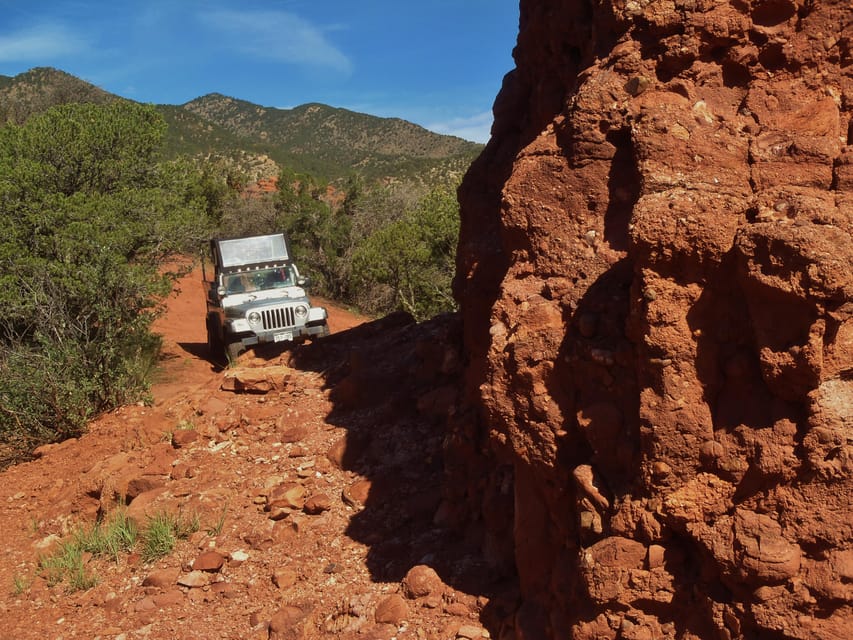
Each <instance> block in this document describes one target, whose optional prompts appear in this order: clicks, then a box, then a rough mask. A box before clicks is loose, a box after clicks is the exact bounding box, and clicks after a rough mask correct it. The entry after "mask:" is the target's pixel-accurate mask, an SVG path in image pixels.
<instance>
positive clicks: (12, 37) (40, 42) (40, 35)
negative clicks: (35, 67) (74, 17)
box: [0, 25, 88, 62]
mask: <svg viewBox="0 0 853 640" xmlns="http://www.w3.org/2000/svg"><path fill="white" fill-rule="evenodd" d="M87 49H88V45H87V44H86V42H85V40H84V39H83V38H81V37H79V36H78V35H76V34H74V33H73V32H71V31H69V30H68V29H66V28H65V27H63V26H60V25H42V26H38V27H34V28H31V29H25V30H22V31H18V32H16V33H11V34H6V35H0V62H30V61H39V62H41V61H44V60H52V59H55V58H58V57H60V56H65V57H67V56H71V55H76V54H79V53H82V52H85V51H86V50H87Z"/></svg>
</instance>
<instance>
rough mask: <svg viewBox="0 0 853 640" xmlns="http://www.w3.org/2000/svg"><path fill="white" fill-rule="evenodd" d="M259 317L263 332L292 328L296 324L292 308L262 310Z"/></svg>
mask: <svg viewBox="0 0 853 640" xmlns="http://www.w3.org/2000/svg"><path fill="white" fill-rule="evenodd" d="M261 317H262V318H263V322H264V329H265V330H269V329H284V328H285V327H292V326H293V325H295V324H296V320H295V319H294V316H293V308H292V307H282V308H278V309H264V310H263V311H261Z"/></svg>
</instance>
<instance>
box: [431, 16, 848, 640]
mask: <svg viewBox="0 0 853 640" xmlns="http://www.w3.org/2000/svg"><path fill="white" fill-rule="evenodd" d="M520 26H521V29H520V34H519V40H518V46H517V48H516V50H515V59H516V64H517V68H516V70H515V71H513V72H512V73H510V74H509V75H508V76H507V77H506V79H505V82H504V86H503V89H502V90H501V92H500V95H499V96H498V98H497V100H496V103H495V124H494V128H493V137H492V140H491V141H490V143H489V145H488V146H487V148H486V151H485V153H484V154H483V155H482V156H481V158H480V159H479V160H478V161H477V162H476V163H475V165H474V166H473V167H472V169H471V171H470V172H469V174H468V176H467V178H466V180H465V183H464V184H463V187H462V189H461V191H460V196H461V199H462V206H463V220H462V235H461V238H460V245H459V256H458V273H457V280H456V293H457V297H458V299H459V300H460V301H461V303H462V306H463V319H464V327H465V348H466V350H467V356H468V358H469V364H468V369H467V386H466V389H467V397H468V402H469V410H468V412H467V413H463V412H459V413H458V414H457V415H456V418H455V420H454V424H453V425H452V429H453V432H452V435H451V436H450V437H449V438H448V444H449V445H451V446H449V447H448V454H447V456H446V458H447V460H446V464H447V472H448V474H449V476H450V478H451V482H450V485H449V486H450V490H449V491H450V494H449V497H450V498H451V499H450V500H449V501H448V502H449V503H452V504H455V505H457V507H456V509H457V510H458V511H460V512H462V511H469V512H475V513H477V514H478V516H477V519H476V522H475V525H476V526H475V527H472V528H476V529H477V530H479V531H480V532H481V536H482V543H483V546H484V548H485V549H486V550H487V551H488V553H489V554H490V557H491V561H492V563H493V564H494V565H495V566H497V567H501V568H503V569H504V570H505V571H507V572H508V573H512V572H513V571H517V572H518V579H519V582H520V588H521V593H522V599H521V602H520V606H519V607H518V608H516V609H515V611H513V612H511V613H510V614H509V615H507V618H506V620H505V621H504V629H505V632H506V633H507V634H514V636H515V637H516V638H524V639H532V638H565V637H573V638H590V639H591V638H599V639H600V638H614V639H615V638H662V637H667V638H669V637H677V638H703V639H704V638H755V637H767V638H817V637H820V638H846V637H849V634H850V626H851V623H853V580H851V577H850V558H849V557H848V556H849V555H850V553H851V549H853V518H851V513H853V277H851V265H853V237H851V230H853V123H851V118H853V64H851V63H853V7H851V5H850V3H849V2H839V1H836V2H820V3H813V2H802V1H799V0H765V1H756V2H727V1H725V0H720V1H717V2H706V1H702V0H700V1H699V2H694V1H689V2H688V1H686V0H675V1H673V0H660V1H658V0H650V1H647V0H644V1H640V2H634V1H628V2H622V1H619V2H612V3H610V2H591V3H588V2H579V1H570V0H561V1H558V0H522V2H521V25H520ZM452 516H453V514H452V513H449V514H448V517H449V518H452ZM460 519H461V516H460ZM507 637H512V635H508V636H507Z"/></svg>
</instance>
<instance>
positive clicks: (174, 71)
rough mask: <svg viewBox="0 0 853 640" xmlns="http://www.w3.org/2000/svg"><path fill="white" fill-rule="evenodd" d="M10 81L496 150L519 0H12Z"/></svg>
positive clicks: (1, 51)
mask: <svg viewBox="0 0 853 640" xmlns="http://www.w3.org/2000/svg"><path fill="white" fill-rule="evenodd" d="M0 15H2V16H3V20H2V23H0V74H2V75H7V76H14V75H17V74H19V73H22V72H24V71H26V70H28V69H30V68H32V67H36V66H50V67H56V68H58V69H61V70H63V71H66V72H68V73H71V74H73V75H75V76H78V77H80V78H82V79H84V80H86V81H88V82H91V83H92V84H95V85H98V86H99V87H101V88H103V89H105V90H107V91H110V92H112V93H116V94H118V95H121V96H124V97H126V98H131V99H133V100H138V101H140V102H153V103H157V104H182V103H184V102H187V101H189V100H192V99H193V98H196V97H198V96H201V95H204V94H207V93H214V92H216V93H223V94H225V95H228V96H232V97H235V98H240V99H242V100H248V101H249V102H254V103H257V104H260V105H263V106H267V107H279V108H291V107H295V106H297V105H300V104H304V103H306V102H322V103H325V104H328V105H331V106H333V107H342V108H345V109H351V110H353V111H359V112H362V113H369V114H372V115H376V116H382V117H397V118H403V119H405V120H409V121H411V122H415V123H417V124H419V125H422V126H424V127H426V128H428V129H431V130H433V131H437V132H439V133H449V134H452V135H457V136H460V137H462V138H466V139H469V140H474V141H477V142H485V141H486V140H487V139H488V132H489V127H490V126H491V121H492V115H491V108H492V103H493V102H494V99H495V96H496V95H497V93H498V91H499V90H500V86H501V81H502V79H503V76H504V74H506V73H507V72H508V71H510V70H511V69H512V68H513V67H514V66H515V65H514V62H513V60H512V49H513V47H514V46H515V42H516V36H517V35H518V0H426V1H422V2H406V1H405V0H361V1H360V2H357V1H353V0H267V1H266V2H259V1H257V0H244V1H242V2H236V1H233V0H232V1H231V2H228V1H226V0H212V1H202V0H150V1H148V0H141V1H130V0H66V1H62V2H60V1H50V0H32V1H30V2H21V0H0Z"/></svg>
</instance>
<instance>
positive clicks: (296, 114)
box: [0, 67, 483, 182]
mask: <svg viewBox="0 0 853 640" xmlns="http://www.w3.org/2000/svg"><path fill="white" fill-rule="evenodd" d="M112 100H130V99H129V98H125V97H123V96H120V95H117V94H113V93H109V92H107V91H104V90H103V89H100V88H99V87H97V86H95V85H93V84H91V83H89V82H86V81H85V80H82V79H80V78H77V77H76V76H73V75H72V74H69V73H67V72H65V71H62V70H59V69H54V68H52V67H35V68H33V69H30V70H28V71H26V72H23V73H21V74H18V75H16V76H0V122H3V123H10V122H11V123H15V124H20V123H22V122H24V121H26V119H27V118H29V117H31V116H32V115H35V114H37V113H41V112H42V111H45V110H47V109H48V108H50V107H52V106H56V105H59V104H66V103H69V102H95V103H105V102H110V101H112ZM131 101H133V100H131ZM153 106H154V107H155V108H156V109H157V110H158V111H159V112H160V113H161V115H162V116H163V118H164V120H165V121H166V122H167V124H168V125H169V129H168V133H167V137H166V141H165V145H166V153H167V156H169V157H174V156H177V155H180V154H187V155H191V156H196V157H210V156H211V155H218V156H223V157H227V158H240V157H244V156H247V155H248V156H251V157H262V156H266V157H269V158H271V159H272V160H274V161H275V163H276V164H277V165H279V166H281V167H289V168H291V169H293V170H295V171H297V172H304V173H311V174H313V175H316V176H318V177H321V178H324V179H328V180H330V181H334V180H339V179H343V178H346V177H347V176H348V175H351V174H353V173H360V174H362V175H364V176H365V177H366V178H368V179H400V180H416V181H424V180H426V181H427V182H430V181H435V180H446V179H447V178H448V177H449V176H457V177H458V176H461V174H462V173H464V171H465V170H466V169H467V167H468V166H469V165H470V163H471V161H473V159H474V158H475V157H476V156H477V155H478V154H479V152H480V151H481V150H482V148H483V145H481V144H479V143H475V142H470V141H467V140H463V139H462V138H458V137H456V136H448V135H443V134H438V133H434V132H432V131H429V130H427V129H425V128H424V127H421V126H420V125H417V124H414V123H411V122H408V121H406V120H403V119H402V118H387V117H379V116H373V115H369V114H363V113H358V112H355V111H350V110H348V109H343V108H339V107H332V106H329V105H325V104H322V103H319V102H310V103H306V104H303V105H299V106H297V107H293V108H292V109H279V108H277V107H268V106H262V105H257V104H255V103H252V102H249V101H247V100H243V99H241V98H236V97H231V96H226V95H224V94H221V93H216V92H212V93H208V94H205V95H202V96H199V97H197V98H194V99H192V100H190V101H188V102H185V103H183V104H180V105H169V104H154V105H153Z"/></svg>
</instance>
